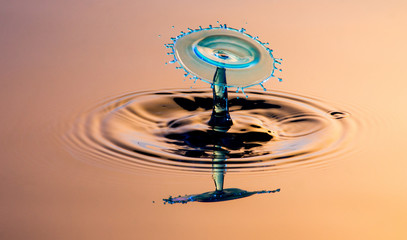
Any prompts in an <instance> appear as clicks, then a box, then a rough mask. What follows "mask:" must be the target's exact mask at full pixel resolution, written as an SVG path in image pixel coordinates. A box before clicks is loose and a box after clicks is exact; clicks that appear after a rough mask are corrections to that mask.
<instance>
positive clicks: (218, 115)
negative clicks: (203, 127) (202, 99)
mask: <svg viewBox="0 0 407 240" xmlns="http://www.w3.org/2000/svg"><path fill="white" fill-rule="evenodd" d="M212 89H213V109H212V116H211V119H210V120H209V123H208V124H209V125H210V126H212V127H213V128H225V127H227V128H228V127H230V126H232V124H233V122H232V119H231V118H230V114H229V107H228V88H227V84H226V70H225V68H220V67H218V68H216V72H215V76H214V77H213V88H212Z"/></svg>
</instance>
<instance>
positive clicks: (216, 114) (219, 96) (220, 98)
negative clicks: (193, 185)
mask: <svg viewBox="0 0 407 240" xmlns="http://www.w3.org/2000/svg"><path fill="white" fill-rule="evenodd" d="M208 124H209V125H210V126H212V129H213V131H215V132H216V133H218V134H215V136H216V135H217V136H219V137H220V138H221V137H222V135H223V133H226V132H227V131H228V130H229V128H230V126H231V125H232V124H233V122H232V119H231V118H230V115H229V108H228V88H227V87H226V70H225V68H220V67H217V68H216V72H215V76H214V77H213V109H212V116H211V119H210V121H209V123H208ZM227 152H228V151H227V150H225V149H222V146H219V145H214V151H213V159H212V178H213V180H214V182H215V186H216V191H223V183H224V178H225V172H226V164H225V162H226V154H227Z"/></svg>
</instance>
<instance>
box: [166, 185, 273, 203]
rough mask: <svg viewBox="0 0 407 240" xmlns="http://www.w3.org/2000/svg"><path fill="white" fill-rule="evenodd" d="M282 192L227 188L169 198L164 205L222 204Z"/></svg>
mask: <svg viewBox="0 0 407 240" xmlns="http://www.w3.org/2000/svg"><path fill="white" fill-rule="evenodd" d="M275 192H280V189H276V190H272V191H253V192H248V191H245V190H242V189H238V188H227V189H224V190H223V191H212V192H205V193H201V194H192V195H185V196H182V197H181V196H179V197H169V198H167V199H163V201H164V203H169V204H174V203H188V202H221V201H229V200H234V199H239V198H245V197H249V196H252V195H254V194H263V193H275Z"/></svg>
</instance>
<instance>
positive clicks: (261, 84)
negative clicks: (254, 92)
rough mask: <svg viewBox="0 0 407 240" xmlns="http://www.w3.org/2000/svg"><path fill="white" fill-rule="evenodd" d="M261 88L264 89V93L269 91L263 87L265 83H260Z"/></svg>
mask: <svg viewBox="0 0 407 240" xmlns="http://www.w3.org/2000/svg"><path fill="white" fill-rule="evenodd" d="M260 86H261V87H262V88H263V90H264V91H267V89H266V88H265V87H264V86H263V83H260Z"/></svg>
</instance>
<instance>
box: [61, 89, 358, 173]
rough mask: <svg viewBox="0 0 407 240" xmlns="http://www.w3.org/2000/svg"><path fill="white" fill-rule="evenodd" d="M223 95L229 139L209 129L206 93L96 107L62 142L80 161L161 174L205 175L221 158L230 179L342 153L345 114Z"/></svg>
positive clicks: (136, 96) (281, 96)
mask: <svg viewBox="0 0 407 240" xmlns="http://www.w3.org/2000/svg"><path fill="white" fill-rule="evenodd" d="M229 94H230V96H229V99H230V100H229V104H230V114H231V117H232V119H233V122H234V124H233V126H232V127H231V129H230V130H229V131H227V132H218V131H213V130H212V129H211V128H210V127H209V126H208V125H207V122H208V121H209V119H210V116H211V110H212V92H211V91H206V90H205V91H183V90H163V91H155V92H137V93H131V94H127V95H124V96H120V97H118V98H115V99H111V100H109V101H107V102H105V103H103V104H101V105H99V106H97V107H96V108H94V109H92V110H90V111H89V112H87V113H85V114H83V115H82V116H81V117H80V118H78V119H77V121H76V122H75V123H74V124H73V126H72V128H71V129H70V130H69V131H68V133H67V135H66V140H67V143H68V146H69V147H70V149H71V151H72V152H74V153H76V154H77V155H79V156H80V157H81V158H82V159H84V160H85V161H91V162H93V163H100V164H108V165H110V166H113V167H126V168H136V169H151V170H153V171H166V172H168V171H170V172H172V171H175V172H179V171H184V172H210V171H211V170H212V168H213V165H212V162H213V159H214V158H216V156H217V155H219V153H220V152H221V153H222V156H224V157H225V158H226V159H227V160H226V166H224V167H225V168H226V169H227V171H228V172H257V171H276V170H277V171H279V170H287V169H293V168H295V167H297V166H300V165H303V166H313V165H320V164H324V163H325V162H327V161H328V160H329V159H331V158H333V157H334V156H336V155H338V154H341V153H343V152H346V150H347V147H346V142H347V139H348V136H349V134H348V133H350V132H352V128H353V127H352V124H353V122H352V121H351V120H350V119H351V118H350V117H347V116H348V115H349V114H348V113H341V112H338V111H336V109H333V108H332V107H330V106H328V105H327V104H325V103H323V102H320V101H317V100H314V99H310V98H306V97H302V96H298V95H292V94H288V93H282V92H268V93H266V92H260V91H250V92H248V95H249V98H239V97H238V96H239V95H238V94H235V93H232V92H230V93H229ZM240 96H241V95H240ZM218 165H219V164H218Z"/></svg>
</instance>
